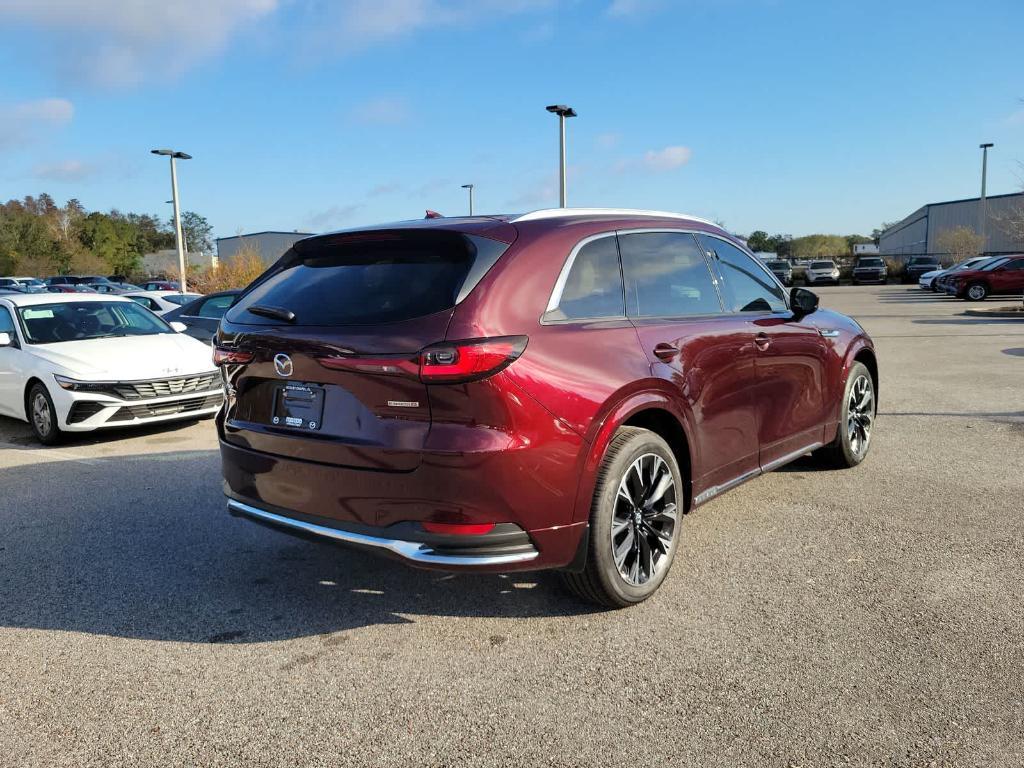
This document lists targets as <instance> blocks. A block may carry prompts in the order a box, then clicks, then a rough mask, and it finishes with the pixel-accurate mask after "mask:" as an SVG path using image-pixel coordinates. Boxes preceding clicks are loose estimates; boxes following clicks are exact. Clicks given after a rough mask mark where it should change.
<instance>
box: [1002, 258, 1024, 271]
mask: <svg viewBox="0 0 1024 768" xmlns="http://www.w3.org/2000/svg"><path fill="white" fill-rule="evenodd" d="M1003 269H1013V270H1018V269H1024V259H1014V260H1013V261H1011V262H1009V263H1007V265H1006V266H1005V267H1003Z"/></svg>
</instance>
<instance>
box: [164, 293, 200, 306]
mask: <svg viewBox="0 0 1024 768" xmlns="http://www.w3.org/2000/svg"><path fill="white" fill-rule="evenodd" d="M161 298H162V299H163V300H164V301H167V302H170V303H171V304H177V305H178V306H179V307H180V306H182V305H184V304H188V303H189V302H190V301H195V300H196V299H198V298H199V294H198V293H173V294H168V295H167V296H162V297H161Z"/></svg>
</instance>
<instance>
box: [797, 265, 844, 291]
mask: <svg viewBox="0 0 1024 768" xmlns="http://www.w3.org/2000/svg"><path fill="white" fill-rule="evenodd" d="M804 280H805V281H806V283H807V285H839V267H837V266H836V263H835V262H834V261H812V262H811V263H810V264H808V265H807V271H806V272H805V273H804Z"/></svg>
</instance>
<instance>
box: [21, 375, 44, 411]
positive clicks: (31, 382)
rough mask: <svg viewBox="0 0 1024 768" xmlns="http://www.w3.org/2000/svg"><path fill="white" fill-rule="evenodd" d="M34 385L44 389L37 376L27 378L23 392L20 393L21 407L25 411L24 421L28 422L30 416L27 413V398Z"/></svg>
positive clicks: (41, 381)
mask: <svg viewBox="0 0 1024 768" xmlns="http://www.w3.org/2000/svg"><path fill="white" fill-rule="evenodd" d="M36 384H39V385H41V386H42V387H43V389H46V384H44V383H43V380H42V379H40V378H39V377H38V376H29V378H28V381H26V382H25V391H24V392H23V393H22V396H21V401H22V405H23V406H24V410H25V421H28V422H31V421H32V414H31V413H29V402H28V396H29V394H30V393H31V392H32V387H33V386H35V385H36Z"/></svg>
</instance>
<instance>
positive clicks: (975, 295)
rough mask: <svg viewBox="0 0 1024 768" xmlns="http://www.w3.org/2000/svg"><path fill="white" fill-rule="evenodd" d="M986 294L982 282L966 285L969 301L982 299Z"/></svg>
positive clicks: (986, 290) (986, 289)
mask: <svg viewBox="0 0 1024 768" xmlns="http://www.w3.org/2000/svg"><path fill="white" fill-rule="evenodd" d="M986 296H988V288H986V287H985V284H984V283H974V284H973V285H969V286H967V298H968V299H970V300H971V301H984V300H985V297H986Z"/></svg>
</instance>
